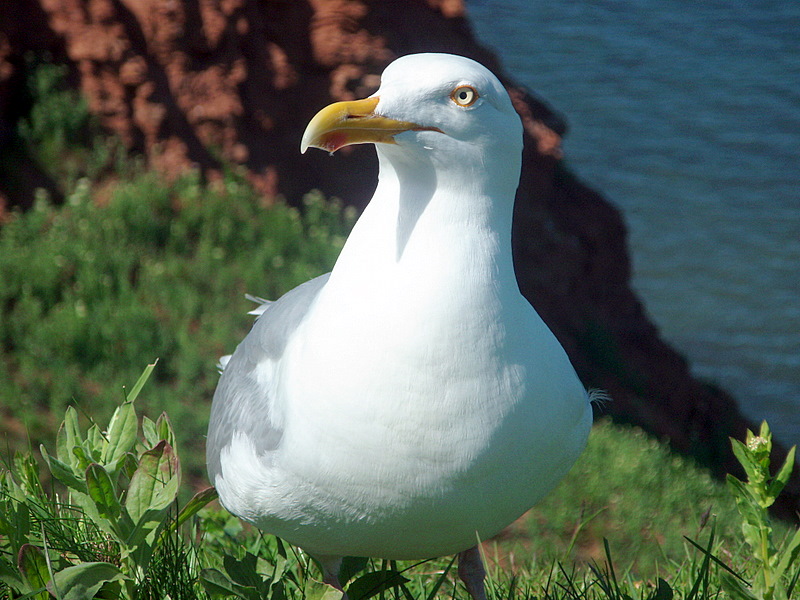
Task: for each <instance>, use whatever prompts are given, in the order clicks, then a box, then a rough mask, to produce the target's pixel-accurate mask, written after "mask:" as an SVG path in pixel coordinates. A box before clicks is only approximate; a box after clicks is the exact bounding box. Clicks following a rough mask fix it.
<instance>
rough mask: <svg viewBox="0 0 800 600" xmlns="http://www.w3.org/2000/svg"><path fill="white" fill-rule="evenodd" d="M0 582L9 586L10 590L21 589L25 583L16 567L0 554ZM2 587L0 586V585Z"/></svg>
mask: <svg viewBox="0 0 800 600" xmlns="http://www.w3.org/2000/svg"><path fill="white" fill-rule="evenodd" d="M0 582H2V583H4V584H6V585H7V586H9V587H10V588H11V589H12V590H20V591H21V590H22V589H23V588H25V586H26V583H25V581H23V579H22V577H21V574H20V572H19V570H18V569H15V568H14V566H13V565H12V564H11V563H10V562H8V561H7V560H6V559H5V558H3V557H2V556H0ZM0 589H2V587H0Z"/></svg>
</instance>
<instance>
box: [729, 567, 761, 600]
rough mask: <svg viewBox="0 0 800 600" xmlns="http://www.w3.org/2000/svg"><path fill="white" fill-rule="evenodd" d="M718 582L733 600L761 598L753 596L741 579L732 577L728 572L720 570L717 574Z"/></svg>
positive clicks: (756, 599)
mask: <svg viewBox="0 0 800 600" xmlns="http://www.w3.org/2000/svg"><path fill="white" fill-rule="evenodd" d="M719 582H720V584H721V585H722V589H723V590H725V591H726V592H727V593H728V595H729V596H730V597H731V598H732V599H733V600H762V599H760V598H758V597H757V596H754V595H753V594H752V593H751V592H750V590H748V589H747V588H746V587H745V586H744V585H743V584H742V582H741V581H739V580H738V579H736V578H735V577H733V576H732V575H731V574H730V573H725V572H722V573H720V574H719Z"/></svg>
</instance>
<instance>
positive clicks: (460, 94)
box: [450, 85, 478, 107]
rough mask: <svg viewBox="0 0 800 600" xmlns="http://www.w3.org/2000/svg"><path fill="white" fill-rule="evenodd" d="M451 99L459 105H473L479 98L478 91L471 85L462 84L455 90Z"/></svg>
mask: <svg viewBox="0 0 800 600" xmlns="http://www.w3.org/2000/svg"><path fill="white" fill-rule="evenodd" d="M450 99H451V100H452V101H453V102H455V103H456V104H458V105H459V106H464V107H466V106H472V105H473V104H475V101H476V100H477V99H478V92H477V90H476V89H475V88H474V87H472V86H471V85H461V86H459V87H457V88H456V89H454V90H453V92H452V93H451V94H450Z"/></svg>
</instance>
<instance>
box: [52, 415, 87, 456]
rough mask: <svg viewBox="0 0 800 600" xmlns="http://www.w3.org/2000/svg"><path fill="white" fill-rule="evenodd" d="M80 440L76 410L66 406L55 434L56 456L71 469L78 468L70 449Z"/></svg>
mask: <svg viewBox="0 0 800 600" xmlns="http://www.w3.org/2000/svg"><path fill="white" fill-rule="evenodd" d="M81 441H82V438H81V430H80V428H79V427H78V413H77V411H76V410H75V409H74V408H73V407H71V406H68V407H67V410H66V411H65V413H64V421H62V423H61V426H60V427H59V428H58V433H57V434H56V456H57V457H58V460H60V461H61V462H62V463H64V464H66V465H69V466H70V467H72V468H73V469H78V468H79V467H78V463H77V462H76V458H75V455H74V454H73V453H72V449H73V448H74V447H75V446H78V445H80V443H81Z"/></svg>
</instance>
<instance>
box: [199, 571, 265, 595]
mask: <svg viewBox="0 0 800 600" xmlns="http://www.w3.org/2000/svg"><path fill="white" fill-rule="evenodd" d="M200 583H201V584H202V586H203V589H204V590H205V591H207V592H208V593H209V594H210V595H211V597H212V598H227V597H230V596H236V597H237V598H242V600H259V594H258V592H257V591H256V590H255V589H251V590H246V589H244V588H242V586H240V585H239V584H237V583H234V582H233V581H231V580H230V579H228V577H227V575H225V574H224V573H222V572H221V571H219V570H217V569H203V570H202V571H200Z"/></svg>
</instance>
